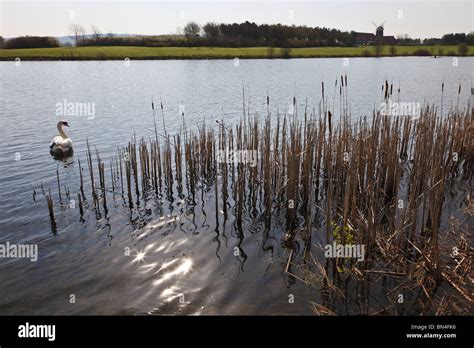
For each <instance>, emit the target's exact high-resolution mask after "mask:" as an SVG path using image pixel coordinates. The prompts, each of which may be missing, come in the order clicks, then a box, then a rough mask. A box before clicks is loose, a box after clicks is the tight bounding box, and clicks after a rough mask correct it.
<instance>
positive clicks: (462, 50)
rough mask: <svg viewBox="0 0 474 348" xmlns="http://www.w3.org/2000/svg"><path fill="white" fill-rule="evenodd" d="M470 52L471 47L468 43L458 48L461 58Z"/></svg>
mask: <svg viewBox="0 0 474 348" xmlns="http://www.w3.org/2000/svg"><path fill="white" fill-rule="evenodd" d="M467 52H469V46H468V45H467V44H466V43H462V44H460V45H459V46H458V53H459V54H460V55H461V56H465V55H466V54H467Z"/></svg>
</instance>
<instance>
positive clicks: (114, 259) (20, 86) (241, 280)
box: [0, 57, 474, 314]
mask: <svg viewBox="0 0 474 348" xmlns="http://www.w3.org/2000/svg"><path fill="white" fill-rule="evenodd" d="M343 63H344V61H343V59H292V60H241V61H240V62H239V64H238V66H236V64H234V61H231V60H216V61H132V62H131V64H130V66H128V67H127V66H126V65H125V64H124V63H123V62H118V61H105V62H22V63H21V65H20V66H15V64H14V63H12V62H0V104H1V108H0V132H1V135H2V136H1V139H2V141H1V143H0V173H1V176H0V185H1V186H0V187H1V190H0V243H6V242H7V241H9V242H10V243H36V244H38V246H39V259H38V261H37V262H30V261H29V260H26V259H0V314H142V313H171V314H176V313H183V314H197V313H204V314H311V313H312V312H311V308H310V306H309V303H308V301H315V302H318V300H320V296H321V295H320V294H319V292H318V291H317V290H316V289H314V288H309V287H307V286H304V285H302V284H301V283H300V282H298V281H296V280H295V279H294V278H292V277H289V276H288V275H287V274H286V273H285V267H286V261H287V259H288V251H287V250H285V249H284V248H282V246H281V235H282V234H283V232H284V231H280V230H277V229H271V230H265V227H264V224H259V223H258V222H254V221H247V222H245V226H243V235H241V234H238V233H236V232H235V226H234V221H228V222H227V224H226V225H225V226H223V225H222V223H221V225H220V226H219V228H217V229H216V226H215V221H214V220H213V217H212V216H209V214H208V212H207V209H206V203H209V204H210V206H211V212H212V211H213V209H214V203H213V202H212V195H209V196H207V195H204V197H203V200H202V201H201V202H200V204H198V206H196V207H192V208H190V207H189V206H187V205H186V204H185V203H183V202H180V201H179V200H176V201H175V202H173V203H172V204H168V205H166V207H159V206H157V205H156V204H153V203H152V202H148V203H144V204H142V206H141V207H140V208H139V209H136V210H135V211H133V212H130V211H129V210H127V209H126V208H125V207H124V203H123V199H122V198H121V197H120V196H116V195H112V193H110V197H108V199H109V205H110V212H109V214H108V217H101V218H99V219H96V217H95V216H94V214H93V213H92V212H89V211H88V212H86V216H85V219H84V220H85V221H79V214H78V208H77V207H75V208H61V207H59V204H58V201H59V197H58V195H57V187H56V169H58V171H59V175H60V178H61V185H62V186H66V187H68V188H69V189H70V191H71V194H73V195H76V193H77V191H78V183H79V172H78V161H77V160H78V158H81V159H82V160H83V164H84V163H85V150H86V140H87V139H88V140H89V143H90V144H91V146H93V147H97V149H99V150H100V153H101V156H102V157H103V159H104V160H105V163H106V164H108V159H109V158H110V157H109V156H110V155H112V154H114V152H115V151H116V148H117V146H124V145H126V144H127V142H128V141H129V140H130V138H131V137H132V136H133V135H134V134H136V136H137V138H138V137H142V136H143V137H145V138H149V137H152V136H154V134H153V131H152V129H153V116H152V110H151V103H150V101H151V98H152V97H153V98H154V100H155V105H156V109H157V116H158V119H159V120H160V122H161V113H160V109H159V100H160V97H161V99H162V100H163V107H164V116H165V120H166V125H167V129H168V132H170V133H174V132H176V131H177V130H178V128H179V125H180V124H181V123H182V112H184V114H185V115H184V118H185V121H186V124H187V126H188V128H193V127H196V124H197V123H198V122H201V121H202V120H203V119H204V118H205V119H206V121H208V122H209V124H210V125H213V124H215V120H216V119H224V120H225V122H227V123H232V122H234V121H235V120H237V119H238V118H239V117H240V116H241V115H242V113H243V111H242V109H243V96H242V95H243V90H244V95H245V105H246V108H248V109H249V110H250V113H251V114H252V113H254V112H258V113H260V114H264V113H265V112H266V96H267V94H268V95H269V96H270V108H271V110H272V113H273V114H276V113H277V112H280V113H285V112H287V111H288V106H289V105H291V103H292V99H293V96H295V97H296V99H297V103H298V107H299V110H303V109H304V108H305V105H307V109H308V110H309V111H310V112H311V110H313V109H314V110H318V107H319V103H320V100H321V82H322V81H324V82H325V92H326V98H327V100H328V104H329V108H330V109H333V110H336V112H335V114H336V117H337V113H338V112H337V110H339V84H338V85H337V87H335V86H334V82H335V80H336V79H338V78H339V76H340V75H341V74H347V76H348V82H349V84H348V101H349V109H350V110H351V113H352V118H353V119H357V118H358V117H360V116H364V115H368V116H370V115H371V113H372V110H373V109H374V108H376V107H377V105H379V103H380V99H381V86H382V83H383V81H384V80H385V79H387V80H388V81H389V82H390V83H393V85H394V91H396V90H397V89H398V87H400V95H399V98H400V101H405V102H419V103H422V104H423V103H432V104H435V105H437V106H438V107H440V101H441V84H442V82H443V81H444V85H445V87H444V108H445V109H447V108H449V107H450V106H456V105H457V104H458V86H459V84H460V83H461V84H462V88H461V94H460V96H459V106H460V107H465V106H466V105H467V102H468V100H469V98H470V93H471V86H472V76H473V74H472V72H473V71H474V70H473V67H474V66H473V65H474V59H473V58H458V64H457V66H453V60H452V58H438V59H434V58H425V57H423V58H421V57H400V58H381V59H373V58H360V59H350V60H349V66H347V67H346V66H344V64H343ZM394 94H395V97H394V98H398V94H396V92H394ZM64 101H67V102H86V103H91V104H93V105H94V108H95V115H94V117H93V118H91V117H87V116H80V115H76V116H67V117H63V116H60V115H57V114H56V108H57V103H63V102H64ZM63 118H66V119H67V120H68V121H69V123H70V125H71V128H69V129H68V130H67V131H68V134H69V135H70V137H71V138H72V139H73V141H74V148H75V155H74V157H73V158H72V159H71V160H70V161H69V162H68V163H63V162H58V161H55V160H54V159H52V158H51V156H50V155H49V149H48V145H49V142H50V141H51V139H52V138H53V137H54V136H55V135H56V126H55V125H56V122H57V121H58V120H59V119H63ZM159 124H161V123H159ZM107 175H108V174H107ZM86 181H87V179H86ZM41 183H43V187H44V188H45V189H46V190H48V189H49V188H51V191H52V192H53V198H54V199H55V204H56V206H55V212H56V218H57V223H58V231H57V234H53V233H52V232H51V226H50V221H49V217H48V210H47V207H46V202H45V198H44V196H43V195H41V194H40V192H41V188H40V186H41ZM34 190H35V191H36V192H37V196H36V201H34V200H33V191H34ZM89 193H90V192H89ZM63 199H64V198H63ZM237 245H239V246H240V248H241V249H242V250H243V251H244V253H245V255H244V256H243V255H237V256H236V255H235V247H236V246H237ZM128 250H130V256H127V255H125V254H126V253H127V251H128ZM71 295H74V296H75V303H71V302H70V299H71ZM289 295H294V297H295V301H294V303H289V301H288V298H289ZM346 312H347V313H346ZM342 313H346V314H350V313H351V312H350V311H349V310H347V311H342Z"/></svg>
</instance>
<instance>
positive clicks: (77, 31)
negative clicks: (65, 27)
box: [69, 23, 85, 47]
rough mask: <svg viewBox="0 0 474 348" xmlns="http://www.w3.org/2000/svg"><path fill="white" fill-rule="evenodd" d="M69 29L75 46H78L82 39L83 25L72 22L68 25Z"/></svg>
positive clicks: (83, 33)
mask: <svg viewBox="0 0 474 348" xmlns="http://www.w3.org/2000/svg"><path fill="white" fill-rule="evenodd" d="M69 31H70V32H71V34H72V38H73V39H74V42H75V44H76V47H78V46H80V45H81V42H83V41H84V35H85V30H84V27H83V26H82V25H80V24H76V23H72V24H70V25H69Z"/></svg>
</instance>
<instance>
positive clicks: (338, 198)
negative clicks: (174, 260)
mask: <svg viewBox="0 0 474 348" xmlns="http://www.w3.org/2000/svg"><path fill="white" fill-rule="evenodd" d="M338 83H339V84H340V86H339V87H340V88H339V89H336V88H335V93H336V91H339V95H340V100H341V103H340V105H341V108H340V115H339V117H338V118H335V116H334V110H329V108H328V98H327V97H326V95H325V92H324V84H322V93H323V94H322V102H321V104H320V105H319V112H313V113H310V114H308V111H307V110H306V109H305V112H304V118H301V117H299V115H298V112H297V106H298V105H297V104H298V103H297V101H296V98H294V99H293V103H292V107H293V109H292V112H290V113H285V114H282V115H280V114H277V115H271V113H270V111H269V104H270V99H269V97H267V106H268V111H267V115H266V116H265V117H264V118H263V119H260V118H259V116H258V115H255V116H251V115H249V113H248V112H247V113H246V112H245V103H244V115H243V117H242V118H241V119H240V120H239V121H238V122H237V123H234V124H233V125H227V124H225V122H224V120H222V119H221V120H216V122H215V123H212V126H211V125H208V124H206V122H205V121H204V122H202V123H200V124H199V125H198V127H197V130H195V131H193V130H187V129H185V127H181V129H180V131H179V132H178V134H175V135H174V136H172V135H170V134H168V133H167V132H166V130H165V128H164V127H165V124H164V116H163V129H160V127H157V125H156V119H154V123H155V136H154V137H153V139H149V140H146V139H142V140H140V141H139V143H138V145H137V142H136V140H135V137H134V138H133V140H132V141H131V142H130V143H129V144H128V146H126V147H125V148H119V149H118V150H117V156H115V157H112V159H111V160H110V182H111V185H110V186H111V190H112V194H113V195H114V196H115V195H116V194H120V195H121V196H122V197H123V199H124V202H126V205H128V207H129V208H130V209H138V207H139V205H140V200H155V201H156V203H157V204H158V205H160V206H161V205H162V203H163V202H162V200H163V199H164V198H165V199H167V200H168V201H169V202H170V204H174V203H175V202H181V201H183V199H184V200H185V202H186V203H187V204H189V205H190V206H195V205H196V204H197V201H198V200H201V202H202V205H203V207H204V208H203V209H205V208H206V207H205V206H206V205H208V208H209V209H210V210H209V211H210V212H215V214H216V225H217V226H216V230H217V231H218V230H219V217H218V215H219V214H222V217H223V219H224V224H223V225H224V226H225V221H226V220H234V227H235V229H236V230H237V233H238V235H239V236H240V237H239V239H241V238H242V235H243V232H242V231H243V227H244V225H245V224H247V223H248V221H256V220H259V221H262V219H263V221H264V222H265V224H266V228H273V229H274V230H275V231H284V233H282V235H281V236H279V238H280V240H281V242H282V244H283V245H284V246H285V247H286V248H289V250H291V255H292V258H291V260H288V266H289V267H287V268H289V269H291V267H290V264H291V263H292V262H293V260H294V259H295V255H296V252H297V251H296V249H295V248H296V245H297V241H298V240H303V243H304V245H305V249H304V255H305V258H308V259H312V260H314V264H315V265H318V267H317V268H318V269H321V268H320V267H319V262H320V261H321V260H324V256H323V253H319V254H318V255H316V256H314V255H313V253H315V252H316V250H317V248H316V247H315V243H316V241H318V243H319V245H321V243H322V244H326V243H327V244H330V243H333V242H337V243H340V244H354V245H365V246H366V255H365V260H364V261H363V262H354V261H353V260H351V261H350V262H349V263H348V262H346V260H344V258H336V259H326V260H325V263H326V266H325V267H322V266H321V267H322V268H324V272H323V273H324V277H326V278H327V277H328V275H330V274H331V272H332V274H333V276H335V277H336V278H337V277H338V275H337V274H338V273H341V272H342V273H344V272H345V271H344V270H345V269H346V268H347V267H349V270H350V273H351V274H356V275H357V278H358V279H365V278H364V277H366V276H368V274H373V273H377V272H382V273H383V272H385V273H384V274H385V275H391V276H396V277H404V279H409V280H412V281H416V282H418V283H419V284H418V285H420V284H421V286H422V288H423V289H424V290H423V291H424V292H426V296H428V297H430V299H431V296H433V295H432V291H434V290H433V289H435V288H436V286H437V285H439V284H440V283H442V282H444V281H447V282H448V283H449V284H451V285H452V286H453V288H454V289H456V291H457V292H459V293H461V294H462V295H463V296H464V297H465V298H466V296H467V297H468V298H471V299H472V295H470V294H469V293H468V292H467V290H466V284H464V283H463V281H465V279H461V277H458V278H456V277H455V276H453V275H451V276H450V275H448V273H449V272H447V267H451V266H449V262H451V261H452V259H450V257H449V255H448V254H446V253H447V250H448V251H449V248H448V249H447V246H450V247H452V244H450V242H449V240H446V226H447V223H446V222H447V221H448V220H449V219H450V216H451V215H450V214H451V212H450V211H447V208H446V207H447V202H448V201H451V200H453V199H458V200H459V199H460V200H461V201H463V200H465V199H466V197H465V196H466V194H467V191H465V190H464V191H463V190H460V189H459V187H461V186H462V185H461V184H462V183H468V184H469V185H470V184H471V183H472V179H473V177H472V176H473V168H474V155H473V154H474V139H473V134H474V132H473V126H474V118H473V115H472V110H468V111H461V110H459V109H458V108H456V109H455V110H453V111H451V112H448V114H447V115H444V116H443V117H441V116H440V115H439V114H438V112H437V110H436V109H435V108H433V107H429V106H426V107H424V108H423V109H422V110H421V114H420V116H419V117H418V118H412V117H409V116H393V115H391V116H384V115H382V114H380V113H378V112H374V113H373V115H372V117H370V118H367V117H361V118H359V119H357V120H355V121H351V117H350V113H349V110H348V109H349V106H348V105H349V104H348V101H347V99H348V97H347V88H348V81H347V76H341V77H340V80H339V81H338V80H336V83H335V87H337V84H338ZM392 95H393V85H390V84H389V83H388V82H385V84H384V85H383V87H382V98H381V99H382V101H386V102H388V100H389V99H390V98H391V96H392ZM333 99H334V98H333ZM152 108H153V115H154V105H153V104H152ZM161 111H162V114H163V106H162V103H161ZM188 123H189V122H188ZM188 127H189V124H188ZM137 146H138V154H137ZM87 147H88V151H87V160H88V165H89V172H90V182H89V184H90V185H91V191H92V198H93V202H94V207H97V206H98V204H97V203H98V196H97V195H96V184H95V181H94V173H93V163H92V162H93V160H92V156H91V152H90V150H89V144H88V145H87ZM250 151H254V154H255V156H256V158H255V161H251V160H250V158H251V157H252V156H251V155H250ZM96 162H97V165H98V171H99V185H100V190H101V198H102V200H103V205H104V209H105V210H106V211H107V203H106V182H107V181H108V180H106V178H105V174H106V170H105V163H104V162H103V161H102V160H101V159H100V155H99V153H98V152H97V153H96ZM253 164H256V165H253ZM79 168H80V173H81V176H80V181H81V182H80V192H81V194H82V199H85V194H84V189H83V186H84V182H83V178H82V168H81V167H80V163H79ZM58 180H59V179H58ZM132 186H134V187H132ZM58 189H59V182H58ZM132 191H135V192H134V193H132ZM208 195H213V196H214V197H213V201H212V200H210V199H209V197H208ZM133 196H135V198H133ZM199 196H200V197H199ZM205 196H206V197H207V198H206V197H205ZM49 197H50V196H49ZM79 197H80V196H79V195H78V199H79ZM50 200H51V198H49V200H48V207H50ZM210 201H211V203H209V202H210ZM134 202H136V205H134ZM144 203H145V204H146V201H145V202H144ZM80 209H81V212H80V214H81V216H82V215H83V213H84V212H83V207H82V204H81V205H80ZM84 209H86V207H85V206H84ZM52 214H53V213H52V208H50V215H51V216H52V220H53V219H54V217H53V215H52ZM458 237H459V236H458ZM240 243H241V241H240ZM240 243H239V247H240ZM450 260H451V261H450ZM290 261H291V262H290ZM323 263H324V262H323ZM348 265H349V266H348ZM381 265H385V267H386V269H385V270H383V266H381ZM381 267H382V269H381ZM421 270H423V277H422V278H420V277H419V276H420V272H422V271H421ZM354 272H355V273H354ZM303 278H304V277H303ZM303 278H301V277H300V278H298V279H303ZM415 279H416V280H415ZM303 280H304V279H303ZM325 282H327V279H326V281H325ZM436 284H437V285H436ZM453 284H454V285H453ZM400 286H401V285H400Z"/></svg>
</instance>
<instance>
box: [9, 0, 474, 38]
mask: <svg viewBox="0 0 474 348" xmlns="http://www.w3.org/2000/svg"><path fill="white" fill-rule="evenodd" d="M473 18H474V6H473V0H441V1H432V0H430V1H424V0H411V1H382V0H371V1H370V0H369V1H367V0H366V1H359V0H333V1H327V0H326V1H318V0H313V1H291V0H290V1H288V0H286V1H283V0H281V1H278V0H276V1H275V0H273V1H270V0H260V1H235V0H217V1H202V0H201V1H160V0H148V1H130V0H127V1H110V0H105V1H90V0H82V1H77V0H76V1H68V0H62V1H44V0H35V1H32V0H29V1H22V0H17V1H5V0H0V35H2V36H4V37H12V36H19V35H51V36H61V35H69V31H68V26H69V24H71V23H79V24H82V25H84V26H85V27H86V28H87V30H88V31H89V27H90V25H96V26H98V27H99V28H100V30H101V31H102V32H104V33H105V32H113V33H128V34H170V33H176V32H177V28H178V27H183V26H184V24H185V23H186V22H187V21H188V20H195V21H197V22H198V23H200V24H204V23H206V22H208V21H213V22H220V23H232V22H244V21H246V20H248V21H251V22H256V23H259V24H261V23H283V24H290V25H291V24H295V25H307V26H320V27H329V28H336V29H340V30H355V31H369V32H373V31H374V30H375V28H374V25H373V24H372V21H375V22H377V23H379V22H383V21H385V35H395V36H396V35H399V34H408V35H410V36H411V37H413V38H416V37H421V38H426V37H439V36H441V35H443V34H446V33H451V32H469V31H472V30H474V25H473Z"/></svg>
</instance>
